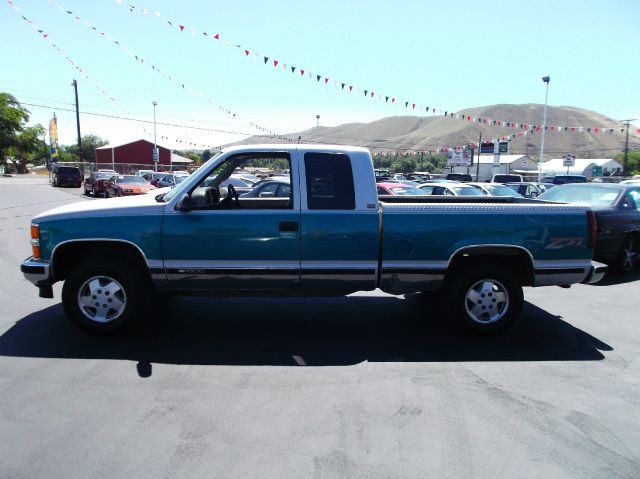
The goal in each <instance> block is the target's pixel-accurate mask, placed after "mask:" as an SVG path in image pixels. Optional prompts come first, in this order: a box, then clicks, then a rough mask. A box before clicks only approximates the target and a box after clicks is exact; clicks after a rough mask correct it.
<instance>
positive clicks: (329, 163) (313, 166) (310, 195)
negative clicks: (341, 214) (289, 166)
mask: <svg viewBox="0 0 640 479" xmlns="http://www.w3.org/2000/svg"><path fill="white" fill-rule="evenodd" d="M304 167H305V170H306V176H307V177H306V183H307V207H308V208H309V209H310V210H353V209H355V207H356V195H355V189H354V185H353V173H352V170H351V160H350V159H349V157H348V156H347V155H344V154H336V153H305V155H304Z"/></svg>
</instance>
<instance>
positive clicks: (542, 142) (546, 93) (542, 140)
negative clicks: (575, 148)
mask: <svg viewBox="0 0 640 479" xmlns="http://www.w3.org/2000/svg"><path fill="white" fill-rule="evenodd" d="M542 81H543V82H545V83H546V84H547V88H546V90H545V94H544V114H543V117H542V139H541V140H540V161H538V183H540V182H541V181H542V158H543V157H544V133H545V131H546V130H547V99H548V98H549V81H551V77H550V76H546V77H542Z"/></svg>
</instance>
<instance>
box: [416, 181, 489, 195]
mask: <svg viewBox="0 0 640 479" xmlns="http://www.w3.org/2000/svg"><path fill="white" fill-rule="evenodd" d="M418 188H419V189H420V190H422V191H423V192H424V193H425V194H427V195H435V196H485V195H486V194H485V193H484V192H483V191H481V190H479V189H477V188H474V187H473V186H469V185H468V184H467V183H454V182H448V183H422V184H421V185H419V186H418Z"/></svg>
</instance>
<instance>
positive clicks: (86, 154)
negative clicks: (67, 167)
mask: <svg viewBox="0 0 640 479" xmlns="http://www.w3.org/2000/svg"><path fill="white" fill-rule="evenodd" d="M108 143H109V140H105V139H102V138H100V137H99V136H98V135H82V148H78V145H77V144H76V145H69V146H67V147H65V148H64V150H65V151H64V152H65V155H61V156H65V157H67V158H72V159H69V160H67V159H63V158H62V157H61V158H60V161H87V162H90V163H94V162H95V161H96V148H99V147H101V146H104V145H106V144H108ZM67 154H68V155H69V156H67Z"/></svg>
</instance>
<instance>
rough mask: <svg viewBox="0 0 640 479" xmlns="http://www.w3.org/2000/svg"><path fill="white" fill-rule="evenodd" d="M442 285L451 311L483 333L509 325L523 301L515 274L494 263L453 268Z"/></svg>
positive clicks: (520, 287) (465, 323)
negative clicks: (456, 269)
mask: <svg viewBox="0 0 640 479" xmlns="http://www.w3.org/2000/svg"><path fill="white" fill-rule="evenodd" d="M445 288H446V295H447V303H448V308H449V311H450V313H451V314H452V315H453V316H454V317H455V318H456V319H457V320H459V321H460V322H461V323H462V325H463V326H464V327H465V328H467V329H470V330H472V331H475V332H478V333H483V334H493V333H497V332H499V331H504V330H505V329H506V328H508V327H509V326H511V325H512V324H513V323H514V322H515V320H516V319H518V317H519V316H520V312H521V311H522V305H523V303H524V296H523V293H522V285H521V284H520V281H518V279H517V277H516V276H515V275H514V274H513V273H511V272H510V271H508V270H505V269H503V268H499V267H495V266H489V265H476V264H470V265H468V267H464V269H460V270H458V271H454V272H453V273H452V276H451V278H449V279H448V280H447V283H446V286H445ZM476 298H477V299H476Z"/></svg>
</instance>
